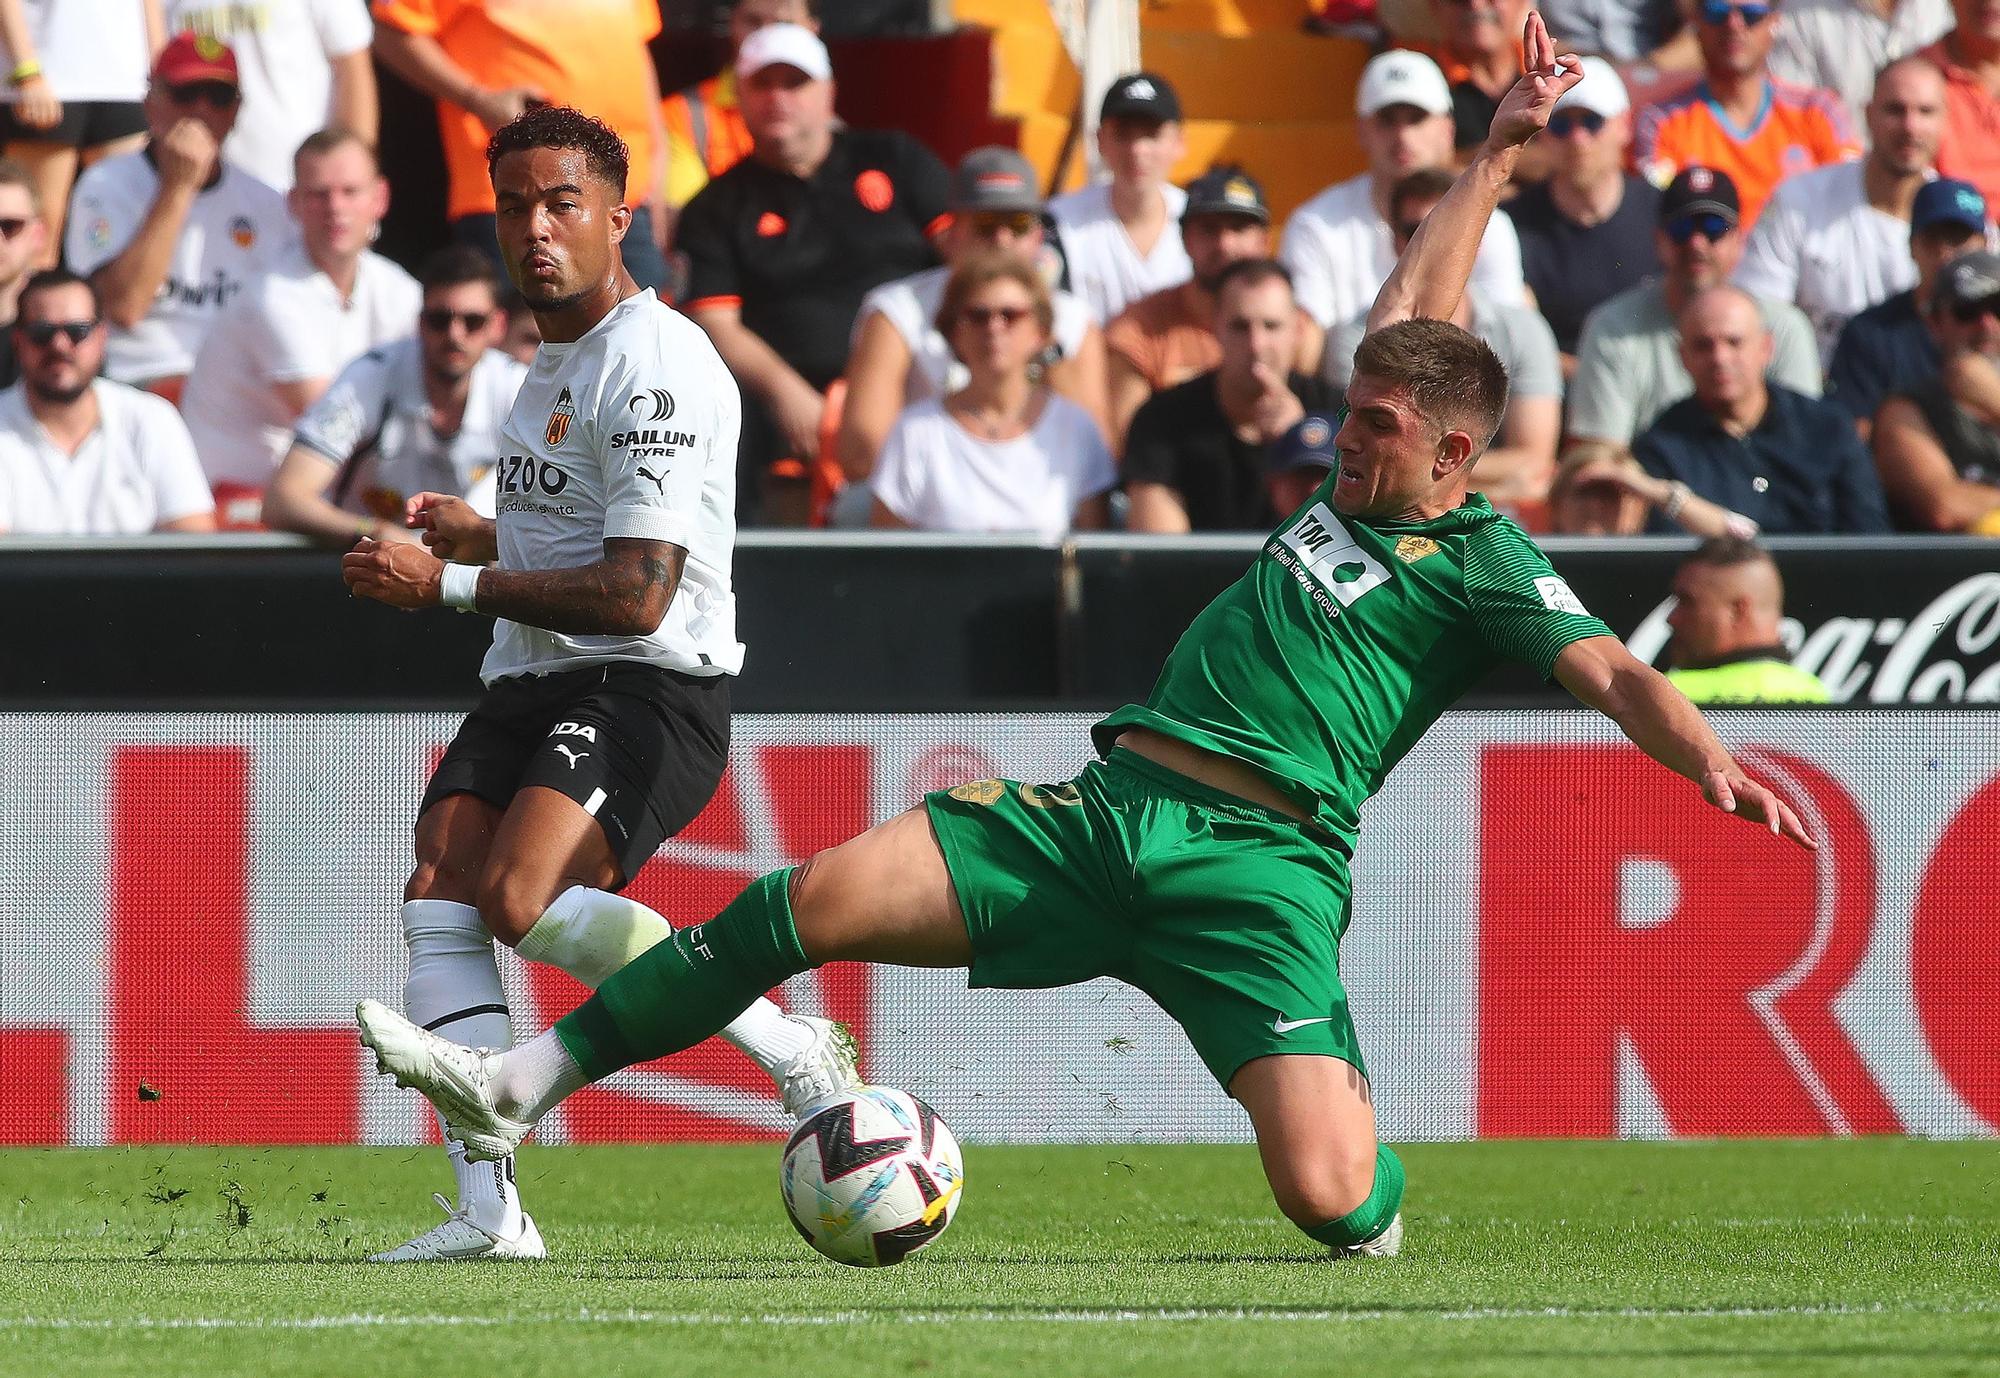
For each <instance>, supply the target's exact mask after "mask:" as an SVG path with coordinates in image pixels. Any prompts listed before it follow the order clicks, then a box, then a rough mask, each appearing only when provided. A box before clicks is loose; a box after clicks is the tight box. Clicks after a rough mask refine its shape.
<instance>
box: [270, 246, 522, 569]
mask: <svg viewBox="0 0 2000 1378" xmlns="http://www.w3.org/2000/svg"><path fill="white" fill-rule="evenodd" d="M420 280H421V282H422V283H423V309H422V310H421V311H420V312H419V313H418V314H417V318H416V327H417V333H416V334H415V335H414V336H410V335H404V336H403V337H402V338H400V339H398V340H395V341H392V342H391V343H389V344H387V345H384V346H382V347H381V348H379V349H371V350H369V351H368V352H367V353H366V354H363V355H362V356H361V357H360V358H358V359H356V360H354V362H353V363H351V364H349V365H348V366H347V367H346V368H344V369H342V370H341V371H340V376H339V377H338V378H336V379H334V381H333V385H332V386H331V387H329V388H328V389H327V390H326V391H325V393H323V394H322V395H321V396H320V399H319V400H318V401H317V402H315V403H313V405H312V406H311V408H309V409H308V410H307V411H306V413H305V415H303V416H301V417H300V418H299V421H298V425H297V427H296V428H295V429H294V430H293V432H292V439H291V448H290V450H289V451H288V452H287V453H286V455H285V458H284V461H283V462H282V463H281V464H280V465H279V466H278V472H277V473H276V474H275V475H274V476H273V477H272V479H271V486H270V488H269V490H268V491H267V492H266V494H265V497H264V520H265V522H266V523H267V524H268V525H269V526H270V527H271V528H272V529H273V530H277V531H296V532H298V533H299V534H301V535H304V536H309V537H311V538H313V539H314V540H317V541H319V542H321V543H323V544H326V545H333V546H348V545H352V544H353V543H354V541H355V539H356V538H358V537H361V536H367V537H369V538H371V539H373V540H377V541H414V540H416V539H417V533H415V532H413V531H411V530H410V528H409V527H408V526H407V525H405V523H404V520H403V513H404V505H405V504H406V503H407V502H408V501H409V499H411V498H413V497H415V496H416V495H417V494H419V493H456V494H458V495H459V496H461V497H464V498H465V499H466V500H467V501H469V502H470V503H471V504H472V506H473V508H474V509H475V510H476V511H478V512H479V513H480V514H481V515H482V516H488V517H490V516H492V515H493V503H494V497H495V494H494V480H493V462H494V459H495V457H496V456H497V455H499V453H500V448H501V446H502V445H503V444H505V443H506V442H505V441H504V440H503V438H502V437H501V434H500V427H501V425H502V424H503V423H504V422H505V421H506V420H507V413H508V411H509V410H510V409H511V408H512V407H513V405H514V394H515V393H517V392H518V391H520V387H521V379H522V377H523V376H524V375H525V374H526V373H527V368H526V366H525V365H524V364H523V363H521V362H520V361H519V360H516V359H513V358H511V357H509V356H508V355H506V354H504V353H502V352H501V351H500V349H499V348H497V347H496V346H497V344H498V342H499V341H500V339H501V338H502V332H503V330H504V329H505V324H504V322H503V321H502V319H501V311H500V299H499V297H498V295H497V292H498V283H497V282H496V281H495V275H494V269H493V262H492V260H491V259H489V258H487V256H486V255H485V254H482V253H480V252H479V251H478V250H477V249H474V248H471V247H470V246H468V245H464V244H453V245H449V246H447V247H445V248H442V249H439V250H437V251H436V252H435V253H433V254H432V255H431V256H430V257H429V258H427V259H425V260H424V262H423V264H422V272H421V274H420ZM522 311H523V314H527V312H526V308H525V307H523V308H522Z"/></svg>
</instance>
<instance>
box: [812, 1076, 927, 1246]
mask: <svg viewBox="0 0 2000 1378" xmlns="http://www.w3.org/2000/svg"><path fill="white" fill-rule="evenodd" d="M964 1182H965V1169H964V1167H963V1166H962V1165H961V1163H960V1161H959V1156H958V1140H957V1139H955V1138H953V1137H952V1133H951V1131H950V1130H949V1129H947V1128H945V1123H944V1121H943V1120H941V1119H939V1118H938V1113H937V1111H935V1110H933V1109H931V1108H930V1107H929V1106H928V1105H925V1104H924V1103H923V1102H922V1101H920V1100H918V1099H917V1098H916V1097H915V1096H913V1095H911V1094H910V1093H909V1092H907V1091H895V1090H890V1089H889V1088H887V1087H882V1086H864V1087H862V1088H861V1089H860V1090H859V1091H857V1092H855V1093H854V1094H853V1095H851V1096H848V1097H846V1098H845V1099H842V1100H838V1101H833V1102H831V1103H829V1104H828V1105H827V1106H826V1107H825V1108H823V1109H821V1110H817V1111H814V1112H813V1113H812V1114H811V1115H809V1116H807V1117H806V1119H805V1122H804V1123H802V1124H801V1125H799V1127H798V1128H797V1129H796V1130H794V1131H793V1132H792V1137H791V1140H790V1142H788V1143H787V1144H786V1145H785V1163H784V1168H783V1171H782V1174H781V1176H780V1179H779V1185H780V1187H781V1188H782V1189H783V1191H784V1195H785V1213H786V1214H788V1215H789V1216H791V1218H792V1224H793V1226H794V1227H796V1228H797V1230H798V1232H799V1233H800V1234H801V1235H802V1236H804V1238H805V1241H806V1243H808V1244H810V1245H812V1246H813V1247H814V1248H815V1249H818V1250H819V1251H820V1252H821V1253H823V1254H825V1255H826V1256H827V1257H828V1258H830V1259H832V1260H833V1261H834V1262H835V1263H846V1264H849V1265H851V1266H853V1267H856V1268H882V1267H887V1266H888V1265H890V1264H892V1263H901V1262H902V1261H903V1260H904V1259H906V1258H908V1257H909V1256H910V1255H911V1254H913V1253H915V1252H916V1251H917V1250H919V1249H921V1248H923V1247H924V1246H925V1245H926V1244H929V1243H930V1242H931V1241H932V1240H934V1239H936V1238H937V1237H938V1236H939V1235H941V1234H943V1233H944V1231H945V1227H946V1226H947V1225H949V1224H951V1217H952V1216H953V1215H954V1214H955V1213H956V1212H957V1210H958V1191H959V1188H960V1187H961V1186H962V1185H963V1184H964Z"/></svg>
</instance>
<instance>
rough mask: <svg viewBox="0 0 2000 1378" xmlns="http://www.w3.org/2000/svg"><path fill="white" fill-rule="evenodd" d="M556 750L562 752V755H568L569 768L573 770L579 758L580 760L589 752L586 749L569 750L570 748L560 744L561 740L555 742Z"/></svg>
mask: <svg viewBox="0 0 2000 1378" xmlns="http://www.w3.org/2000/svg"><path fill="white" fill-rule="evenodd" d="M556 750H557V751H560V752H561V753H562V754H563V755H565V756H567V757H569V768H570V769H571V770H575V769H576V763H577V762H578V761H581V760H582V759H583V758H584V757H586V756H588V755H589V754H590V753H589V752H588V751H571V750H570V749H569V748H568V747H566V746H564V745H563V744H562V743H561V742H557V743H556Z"/></svg>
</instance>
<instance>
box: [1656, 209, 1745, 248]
mask: <svg viewBox="0 0 2000 1378" xmlns="http://www.w3.org/2000/svg"><path fill="white" fill-rule="evenodd" d="M1735 228H1736V226H1735V225H1733V224H1731V223H1730V222H1729V220H1728V219H1727V218H1725V217H1723V216H1720V215H1717V214H1716V213H1715V212H1714V211H1704V212H1703V213H1701V214H1700V215H1683V216H1681V217H1680V218H1678V219H1676V220H1669V221H1668V222H1667V238H1669V239H1671V240H1673V241H1674V243H1676V244H1685V243H1687V242H1688V241H1689V240H1690V239H1693V238H1694V237H1695V236H1696V235H1700V236H1701V237H1702V238H1703V239H1706V240H1707V241H1708V242H1709V243H1711V244H1713V243H1715V241H1716V240H1718V239H1720V238H1722V236H1724V235H1726V234H1728V233H1729V232H1730V231H1731V230H1733V229H1735Z"/></svg>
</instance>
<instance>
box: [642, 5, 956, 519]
mask: <svg viewBox="0 0 2000 1378" xmlns="http://www.w3.org/2000/svg"><path fill="white" fill-rule="evenodd" d="M736 77H737V82H738V87H737V89H738V95H739V99H740V101H741V103H742V110H743V118H744V121H745V122H746V123H747V124H748V126H749V129H750V135H751V140H752V146H751V150H750V156H749V157H747V158H745V159H744V160H743V161H742V162H740V163H738V164H737V165H736V166H735V167H732V168H731V169H729V171H727V172H725V173H723V174H722V175H721V176H720V177H717V178H715V179H714V180H713V181H711V182H710V183H709V184H708V185H707V186H706V187H703V188H702V190H701V191H700V192H699V193H698V194H697V195H696V196H695V198H694V200H692V201H690V202H688V204H687V209H686V210H684V211H683V212H682V213H681V221H680V228H679V230H678V232H677V235H676V244H677V245H678V247H679V248H680V250H681V251H682V252H683V253H685V254H686V255H687V260H688V290H687V294H688V301H687V305H686V308H685V309H686V311H687V313H688V315H690V316H691V317H693V318H694V320H695V323H696V324H698V325H700V326H701V327H702V329H704V330H706V331H707V332H708V334H709V338H710V339H712V340H713V341H714V342H715V347H716V349H717V350H718V351H719V352H720V353H721V355H722V358H723V361H724V362H725V363H727V364H728V365H729V369H730V372H731V373H733V374H735V375H736V381H737V383H738V384H740V385H741V386H742V388H743V390H744V392H745V393H746V394H747V398H748V400H749V401H751V402H752V403H754V404H757V405H751V406H746V407H745V408H744V415H743V443H742V446H741V450H740V453H741V456H742V463H743V466H744V475H743V482H742V483H741V484H739V505H741V506H744V507H745V508H746V513H745V515H750V511H749V510H748V509H749V505H750V504H752V503H754V502H756V501H757V500H758V498H759V497H760V496H761V497H762V499H763V504H764V515H765V516H766V518H767V519H769V520H773V521H779V520H785V521H792V520H803V518H804V516H805V513H806V507H807V503H806V501H805V496H806V492H807V482H808V481H809V480H811V479H812V475H813V470H814V467H815V466H816V465H818V464H819V462H820V460H821V455H820V445H821V438H822V432H823V431H825V430H826V429H827V390H828V389H829V388H831V387H832V386H833V384H834V383H835V382H837V381H838V380H839V379H840V376H841V374H842V372H843V371H844V370H845V369H846V367H847V355H848V346H849V342H850V340H851V339H852V337H853V333H854V323H855V320H856V319H857V318H858V317H859V315H860V313H861V303H862V300H863V299H864V298H865V297H866V296H867V295H868V293H870V292H871V291H873V290H874V289H875V288H877V287H880V286H881V285H882V284H883V283H885V282H893V281H895V280H896V279H897V278H902V277H907V276H909V275H910V274H912V273H915V272H917V271H919V270H920V269H923V268H928V267H930V266H932V265H933V264H935V263H936V262H937V253H936V250H935V248H934V247H933V245H934V242H935V241H941V240H942V238H943V235H944V232H945V229H946V227H947V226H948V225H949V224H950V222H951V216H950V213H949V211H948V209H947V206H948V204H949V201H950V187H949V182H950V175H949V174H948V173H947V172H946V171H945V168H944V165H943V164H942V163H940V162H939V161H938V160H937V158H936V157H935V156H934V155H932V154H931V152H930V151H929V150H928V149H926V148H924V146H923V145H922V144H919V143H918V142H917V141H916V140H914V139H912V138H910V137H909V136H908V135H907V134H902V133H898V132H895V131H892V130H879V131H877V130H859V129H848V128H844V127H841V128H836V127H835V124H834V118H833V99H834V83H833V64H832V63H831V62H830V61H829V60H828V58H827V53H826V45H825V44H823V43H821V42H820V40H819V35H817V34H815V33H813V32H812V31H811V30H810V29H806V28H802V27H801V26H799V25H797V24H770V25H767V26H765V27H764V28H761V29H759V30H757V31H756V32H755V33H753V34H751V35H750V36H749V37H748V38H746V39H745V40H744V42H743V46H742V48H741V49H740V50H739V51H738V52H737V55H736ZM824 459H825V461H826V463H827V464H829V465H830V464H832V462H833V460H834V456H833V455H832V454H828V455H826V456H825V457H824ZM767 486H768V491H767Z"/></svg>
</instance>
